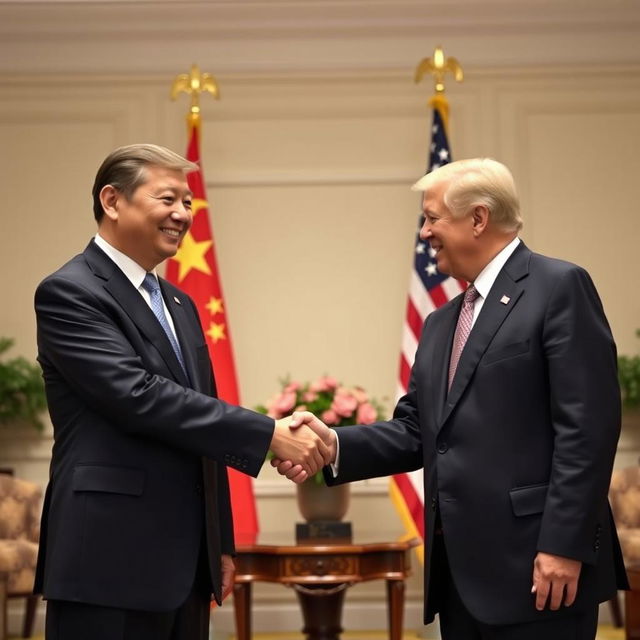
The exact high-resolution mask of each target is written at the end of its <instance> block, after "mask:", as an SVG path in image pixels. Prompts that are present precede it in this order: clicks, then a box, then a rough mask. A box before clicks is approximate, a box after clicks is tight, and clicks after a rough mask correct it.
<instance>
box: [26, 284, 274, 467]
mask: <svg viewBox="0 0 640 640" xmlns="http://www.w3.org/2000/svg"><path fill="white" fill-rule="evenodd" d="M35 306H36V315H37V320H38V349H39V354H40V356H39V358H40V362H41V364H42V366H43V370H44V372H45V377H46V376H47V371H48V370H50V368H51V367H52V368H53V369H54V370H55V372H56V374H57V375H60V376H62V377H63V378H64V380H65V382H66V383H67V384H68V385H69V387H70V388H71V389H73V392H74V393H75V394H77V395H78V396H79V397H81V398H82V401H83V402H84V403H85V404H86V405H87V407H88V408H89V409H91V410H93V411H95V412H97V413H99V414H100V415H101V416H103V417H105V419H107V420H108V421H109V422H110V423H111V424H112V425H114V426H115V427H116V428H119V429H121V430H123V431H125V432H127V433H130V434H132V435H137V436H143V437H148V438H153V439H157V440H159V441H162V442H165V443H167V444H170V445H173V446H175V447H177V448H180V449H183V450H185V451H188V452H190V453H193V454H197V455H201V456H207V457H209V458H212V459H213V460H216V461H218V462H221V463H223V464H224V463H225V456H226V457H228V454H229V452H233V455H234V456H235V457H236V458H241V459H242V460H243V461H244V464H243V469H242V471H243V472H245V473H247V474H249V475H253V476H256V475H257V474H258V472H259V471H260V467H261V465H262V463H263V461H264V458H265V456H266V453H267V450H268V448H269V444H270V442H271V438H272V435H273V429H274V421H273V420H272V419H271V418H268V417H267V416H264V415H261V414H259V413H256V412H253V411H250V410H248V409H244V408H242V407H237V406H234V405H230V404H228V403H226V402H223V401H222V400H218V399H216V398H212V397H209V396H207V395H205V394H202V393H199V392H197V391H194V390H193V389H188V388H185V387H183V386H181V385H179V384H177V383H176V382H174V381H173V380H171V379H168V378H165V377H163V376H161V375H158V374H157V373H154V372H151V371H149V370H147V369H146V368H145V366H144V362H143V357H142V356H141V355H140V354H139V353H136V350H135V349H134V347H133V345H132V344H131V343H130V342H129V341H128V340H127V338H126V337H125V334H124V332H123V330H122V328H121V327H119V326H118V324H117V322H116V320H115V319H114V318H113V317H112V316H111V315H110V314H109V311H108V310H107V309H106V308H105V306H104V304H103V302H102V301H101V300H100V299H99V297H98V296H96V295H95V293H94V292H92V291H90V290H89V289H88V288H87V287H85V286H83V284H82V283H80V282H75V281H72V280H70V279H67V278H63V277H61V276H54V277H50V278H48V279H46V280H45V281H44V282H43V283H42V284H41V285H40V286H39V287H38V290H37V291H36V297H35ZM52 382H53V384H52V385H50V387H52V388H53V392H54V393H55V381H52ZM56 404H60V403H56Z"/></svg>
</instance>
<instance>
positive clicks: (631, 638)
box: [624, 565, 640, 640]
mask: <svg viewBox="0 0 640 640" xmlns="http://www.w3.org/2000/svg"><path fill="white" fill-rule="evenodd" d="M627 576H628V577H629V586H630V587H631V591H625V594H624V628H625V633H626V639H627V640H640V565H635V566H632V567H627Z"/></svg>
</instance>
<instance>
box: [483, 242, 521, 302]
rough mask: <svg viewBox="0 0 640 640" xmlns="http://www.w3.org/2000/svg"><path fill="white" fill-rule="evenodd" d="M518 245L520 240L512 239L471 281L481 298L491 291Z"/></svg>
mask: <svg viewBox="0 0 640 640" xmlns="http://www.w3.org/2000/svg"><path fill="white" fill-rule="evenodd" d="M519 244H520V238H518V237H516V238H514V239H513V240H512V241H511V242H510V243H509V244H508V245H507V246H506V247H504V248H503V249H502V250H501V251H500V252H499V253H498V254H497V255H496V256H495V257H494V258H493V260H491V262H489V264H488V265H487V266H486V267H485V268H484V269H483V270H482V271H481V272H480V275H478V277H477V278H476V279H475V280H474V281H473V285H474V286H475V288H476V289H477V291H478V293H479V294H480V295H481V296H482V298H483V299H484V298H486V297H487V296H488V295H489V291H491V287H492V286H493V283H494V282H495V281H496V278H497V277H498V274H499V273H500V271H501V270H502V267H504V265H505V262H506V261H507V260H508V259H509V257H510V256H511V254H512V253H513V252H514V251H515V250H516V247H517V246H518V245H519Z"/></svg>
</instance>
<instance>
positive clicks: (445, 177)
mask: <svg viewBox="0 0 640 640" xmlns="http://www.w3.org/2000/svg"><path fill="white" fill-rule="evenodd" d="M443 182H444V183H446V187H445V192H444V203H445V205H446V206H447V208H448V209H449V210H450V211H451V213H452V215H453V216H454V217H462V216H465V215H467V214H468V213H469V212H470V211H471V209H473V207H476V206H478V205H483V206H485V207H486V208H487V209H488V210H489V213H490V216H491V221H492V222H493V223H495V224H496V225H497V226H498V227H500V228H501V229H503V230H505V231H518V230H520V229H521V228H522V217H521V216H520V202H519V199H518V194H517V192H516V185H515V182H514V180H513V176H512V175H511V172H510V171H509V169H507V167H505V166H504V165H503V164H502V163H500V162H498V161H497V160H492V159H491V158H472V159H470V160H457V161H456V162H451V163H450V164H446V165H444V166H442V167H440V168H439V169H436V170H435V171H431V172H430V173H427V175H425V176H424V177H422V178H420V180H418V181H417V182H416V183H415V184H414V185H413V187H411V188H412V189H413V190H414V191H429V189H432V188H433V187H434V186H435V185H438V184H442V183H443Z"/></svg>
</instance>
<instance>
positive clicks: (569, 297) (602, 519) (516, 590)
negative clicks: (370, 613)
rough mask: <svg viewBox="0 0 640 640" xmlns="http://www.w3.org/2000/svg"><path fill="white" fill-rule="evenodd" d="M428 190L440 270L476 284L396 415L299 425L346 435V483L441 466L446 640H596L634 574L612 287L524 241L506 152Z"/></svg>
mask: <svg viewBox="0 0 640 640" xmlns="http://www.w3.org/2000/svg"><path fill="white" fill-rule="evenodd" d="M414 189H416V190H420V191H424V199H423V211H424V225H423V227H422V229H421V231H420V236H421V238H422V240H424V242H429V244H430V245H431V248H432V250H433V252H434V259H435V261H436V264H437V269H438V271H440V272H442V273H447V274H449V275H451V276H454V277H456V278H460V279H464V280H467V281H468V282H469V283H471V284H470V286H469V288H468V289H467V291H466V292H465V293H464V294H461V295H460V296H458V297H457V298H454V299H453V300H451V301H450V302H449V303H447V304H446V305H444V306H443V307H440V308H439V309H437V310H436V311H434V312H433V313H431V314H430V315H429V316H428V317H427V319H426V321H425V324H424V328H423V333H422V337H421V339H420V343H419V346H418V350H417V353H416V358H415V363H414V366H413V370H412V374H411V380H410V383H409V388H408V392H407V394H406V395H405V396H404V397H403V398H401V399H400V400H399V402H398V405H397V406H396V409H395V412H394V415H393V418H392V419H391V420H390V421H387V422H378V423H375V424H372V425H369V426H354V427H342V428H341V429H340V430H339V433H338V432H337V431H332V430H329V429H327V428H326V427H325V426H324V425H323V424H322V423H321V422H320V421H319V420H318V419H317V418H315V417H314V416H312V415H311V414H309V413H299V414H294V423H293V424H294V425H295V424H308V425H309V426H311V427H312V428H313V429H315V430H316V432H317V433H318V434H319V435H321V436H322V438H323V439H324V440H325V442H326V443H327V445H328V446H329V447H330V449H331V458H332V460H333V461H334V467H333V469H331V470H329V469H325V478H326V479H327V481H328V483H329V484H336V483H342V482H351V481H354V480H361V479H364V478H370V477H374V476H382V475H391V474H397V473H404V472H408V471H412V470H415V469H419V468H420V467H424V497H425V520H426V522H425V621H426V622H429V621H431V620H433V618H434V615H435V613H439V615H440V628H441V632H442V637H443V639H444V640H541V639H543V638H544V639H545V640H567V639H568V638H571V639H572V640H593V638H594V637H595V634H596V627H597V619H598V603H599V602H602V601H604V600H607V599H609V598H611V597H612V595H613V594H615V593H616V589H617V588H618V587H619V588H626V586H627V581H626V576H625V573H624V566H623V564H622V556H621V553H620V547H619V544H618V539H617V536H616V531H615V527H614V525H613V523H612V519H611V514H610V509H609V506H608V503H607V490H608V486H609V480H610V476H611V469H612V465H613V458H614V454H615V451H616V443H617V439H618V435H619V430H620V391H619V388H618V382H617V375H616V349H615V345H614V342H613V338H612V336H611V332H610V330H609V325H608V323H607V320H606V318H605V315H604V311H603V309H602V305H601V303H600V299H599V297H598V294H597V292H596V290H595V287H594V286H593V283H592V281H591V278H590V277H589V275H588V274H587V272H586V271H585V270H584V269H582V268H580V267H578V266H576V265H574V264H570V263H568V262H564V261H561V260H556V259H553V258H548V257H545V256H542V255H539V254H536V253H533V252H531V251H530V250H529V249H528V248H527V247H526V246H525V245H524V243H523V242H522V241H521V240H520V239H519V238H518V235H517V234H518V230H519V229H520V228H521V226H522V220H521V218H520V212H519V204H518V197H517V194H516V189H515V184H514V181H513V178H512V176H511V173H510V172H509V170H508V169H507V168H506V167H505V166H504V165H502V164H500V163H499V162H496V161H495V160H490V159H473V160H462V161H459V162H453V163H451V164H449V165H445V166H444V167H442V168H440V169H438V170H436V171H433V172H432V173H429V174H428V175H426V176H425V177H423V178H422V179H420V180H419V181H418V182H417V183H416V184H415V185H414ZM338 454H339V455H338ZM274 464H276V465H278V467H279V471H280V472H281V473H283V474H286V475H287V476H288V477H290V478H291V479H293V480H294V481H296V482H299V481H302V480H304V478H305V477H306V472H305V471H304V470H302V469H301V468H300V467H299V466H297V465H294V464H293V463H291V462H289V461H280V460H276V461H275V462H274Z"/></svg>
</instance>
